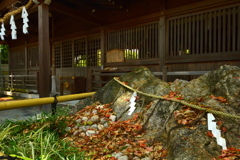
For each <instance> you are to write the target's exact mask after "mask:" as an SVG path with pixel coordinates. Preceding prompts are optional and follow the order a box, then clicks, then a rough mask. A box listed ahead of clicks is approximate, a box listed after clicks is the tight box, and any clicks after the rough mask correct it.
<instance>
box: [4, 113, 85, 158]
mask: <svg viewBox="0 0 240 160" xmlns="http://www.w3.org/2000/svg"><path fill="white" fill-rule="evenodd" d="M68 115H69V111H67V110H66V109H60V110H58V111H57V113H56V114H55V115H51V114H48V113H42V114H41V118H40V119H37V117H36V118H30V119H26V120H21V121H12V120H7V121H6V122H5V123H4V124H3V125H0V152H3V153H4V154H6V155H11V156H14V157H18V158H20V159H27V160H76V159H77V160H84V159H85V158H84V157H85V156H84V152H80V151H79V149H77V148H75V147H73V146H71V144H70V143H69V142H68V141H66V139H65V138H63V137H64V136H63V135H64V134H65V133H66V131H65V128H66V127H67V125H66V123H65V122H66V121H67V120H68V119H67V118H66V116H68Z"/></svg>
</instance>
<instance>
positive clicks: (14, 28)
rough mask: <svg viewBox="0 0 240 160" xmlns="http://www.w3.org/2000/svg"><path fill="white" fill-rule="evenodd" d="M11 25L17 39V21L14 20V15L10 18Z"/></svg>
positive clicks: (13, 36)
mask: <svg viewBox="0 0 240 160" xmlns="http://www.w3.org/2000/svg"><path fill="white" fill-rule="evenodd" d="M10 25H11V30H12V33H11V34H12V39H17V31H16V29H17V27H16V25H15V21H14V16H13V15H11V18H10Z"/></svg>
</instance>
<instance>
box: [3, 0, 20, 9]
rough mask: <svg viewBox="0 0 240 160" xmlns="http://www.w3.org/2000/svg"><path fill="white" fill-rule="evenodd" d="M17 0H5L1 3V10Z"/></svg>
mask: <svg viewBox="0 0 240 160" xmlns="http://www.w3.org/2000/svg"><path fill="white" fill-rule="evenodd" d="M16 1H17V0H7V1H6V0H5V1H3V2H1V3H0V11H1V10H2V9H4V8H6V7H7V6H10V5H11V4H13V3H14V2H16Z"/></svg>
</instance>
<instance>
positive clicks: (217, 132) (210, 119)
mask: <svg viewBox="0 0 240 160" xmlns="http://www.w3.org/2000/svg"><path fill="white" fill-rule="evenodd" d="M213 120H215V117H214V116H213V114H212V113H208V130H211V131H212V134H213V136H214V137H216V139H217V144H218V145H220V146H222V149H223V150H226V149H227V147H226V140H225V139H224V138H222V137H221V131H220V130H219V129H217V123H216V122H213Z"/></svg>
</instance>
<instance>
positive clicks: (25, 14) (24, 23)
mask: <svg viewBox="0 0 240 160" xmlns="http://www.w3.org/2000/svg"><path fill="white" fill-rule="evenodd" d="M22 18H23V33H24V34H27V33H28V30H27V28H28V22H29V20H28V13H27V10H26V8H25V7H23V9H22Z"/></svg>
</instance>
